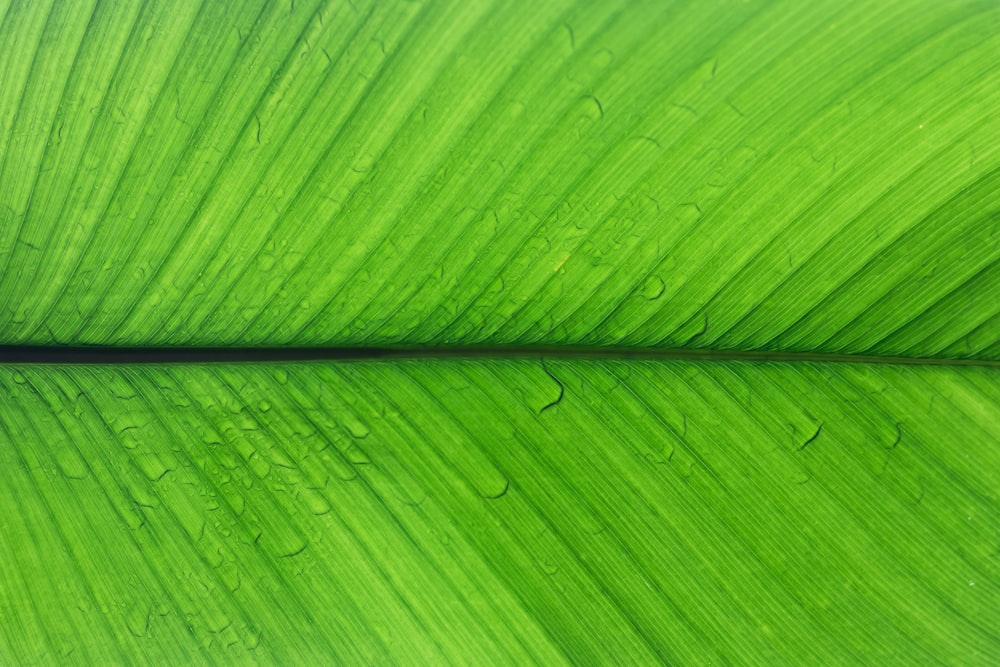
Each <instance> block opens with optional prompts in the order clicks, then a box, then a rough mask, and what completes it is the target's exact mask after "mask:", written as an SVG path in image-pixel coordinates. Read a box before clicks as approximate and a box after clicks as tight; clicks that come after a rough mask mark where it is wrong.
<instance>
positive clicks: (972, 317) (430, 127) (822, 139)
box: [0, 0, 1000, 359]
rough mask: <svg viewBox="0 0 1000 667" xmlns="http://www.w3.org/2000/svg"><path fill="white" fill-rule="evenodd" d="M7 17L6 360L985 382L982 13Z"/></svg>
mask: <svg viewBox="0 0 1000 667" xmlns="http://www.w3.org/2000/svg"><path fill="white" fill-rule="evenodd" d="M2 9H4V11H3V12H2V15H3V18H2V23H0V53H2V54H4V55H3V56H0V70H2V72H3V74H2V76H3V81H4V85H3V87H2V90H0V114H2V116H0V155H2V165H0V203H2V204H3V206H0V216H2V218H0V293H3V294H4V295H5V299H4V302H3V303H2V304H0V308H2V309H3V310H2V312H3V313H4V316H3V318H2V319H0V341H3V342H5V343H40V344H51V343H63V344H102V345H108V344H123V345H124V344H128V345H240V344H242V345H247V344H250V345H263V344H269V345H286V344H294V345H338V346H343V345H362V344H366V345H371V344H386V343H405V344H441V343H446V344H476V343H491V344H536V343H547V344H589V345H613V344H617V345H629V346H658V347H681V346H689V347H700V348H712V349H743V350H748V349H775V350H798V351H812V352H837V353H867V354H883V355H906V356H938V355H944V356H949V357H981V358H990V359H997V358H1000V357H998V355H1000V347H998V340H1000V336H998V334H1000V328H998V327H1000V319H998V310H997V299H996V297H995V294H996V293H997V291H998V289H1000V282H998V280H1000V272H998V268H997V267H998V261H997V260H998V258H1000V219H998V217H997V216H998V210H1000V206H998V204H1000V202H998V193H1000V187H998V178H1000V176H998V174H1000V172H998V165H1000V162H998V156H1000V141H998V140H997V137H1000V112H998V109H1000V69H998V65H997V63H998V62H1000V8H998V7H997V5H996V3H995V2H978V1H976V2H973V1H964V0H962V1H956V2H947V3H935V2H927V1H925V0H896V1H893V2H888V3H882V4H881V5H880V6H878V7H873V6H872V5H870V4H869V3H863V2H847V3H845V2H842V1H840V0H837V1H826V2H810V3H786V2H771V3H756V2H755V3H735V2H714V1H710V2H662V1H660V0H657V1H655V2H602V3H593V2H568V1H554V0H546V1H545V2H541V3H527V2H514V3H489V2H483V1H481V0H477V1H475V2H462V3H456V2H443V3H416V2H398V3H396V2H378V3H372V2H363V1H361V0H359V1H358V2H334V3H328V2H319V1H317V0H312V1H304V0H293V1H292V2H284V3H278V2H272V3H264V2H246V3H240V5H239V7H237V8H234V7H231V6H229V4H228V3H217V2H204V3H198V2H193V1H191V0H185V1H184V2H181V3H166V2H130V3H125V5H124V6H123V7H121V8H119V7H118V6H116V5H111V4H108V3H97V2H89V1H87V0H73V1H72V2H51V1H50V2H47V3H46V2H37V3H31V4H30V5H29V6H22V5H21V4H19V3H9V4H7V5H6V6H5V7H3V8H2Z"/></svg>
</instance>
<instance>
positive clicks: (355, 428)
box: [344, 415, 369, 440]
mask: <svg viewBox="0 0 1000 667" xmlns="http://www.w3.org/2000/svg"><path fill="white" fill-rule="evenodd" d="M344 427H345V428H347V432H348V433H350V434H351V436H352V437H355V438H358V439H359V440H360V439H362V438H367V437H368V433H369V431H368V427H367V426H365V425H364V424H363V423H362V422H361V421H360V420H358V419H357V418H356V417H355V416H354V415H347V417H346V418H345V419H344Z"/></svg>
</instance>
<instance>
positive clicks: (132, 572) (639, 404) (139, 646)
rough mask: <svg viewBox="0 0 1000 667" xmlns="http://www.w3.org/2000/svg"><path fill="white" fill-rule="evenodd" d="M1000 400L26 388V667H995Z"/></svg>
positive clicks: (284, 386) (508, 388)
mask: <svg viewBox="0 0 1000 667" xmlns="http://www.w3.org/2000/svg"><path fill="white" fill-rule="evenodd" d="M998 386H1000V385H998V383H997V381H996V371H995V370H993V369H982V368H929V367H892V366H882V367H878V368H869V367H864V366H855V365H833V364H830V365H824V364H802V365H795V366H793V365H788V364H783V365H782V364H750V363H738V362H726V363H700V362H668V363H663V362H612V361H601V362H598V361H594V362H574V361H565V360H549V361H546V362H545V363H544V364H542V363H538V362H517V361H485V360H484V361H411V362H402V363H399V362H397V363H380V362H359V363H343V362H341V363H336V362H334V363H315V364H287V365H253V366H246V365H243V366H235V365H223V366H176V367H169V368H167V367H155V366H139V367H131V368H127V369H124V368H110V367H73V368H59V367H42V366H34V367H28V366H25V367H21V368H12V367H8V368H5V369H3V370H2V371H0V392H2V393H3V395H6V396H8V397H10V399H9V400H8V401H7V402H6V403H5V405H4V409H3V410H0V457H2V459H0V465H2V468H3V470H4V471H5V473H4V475H2V476H0V506H2V507H4V508H5V511H4V513H3V515H2V516H0V534H2V537H3V539H0V562H2V563H3V564H4V567H3V574H2V575H0V617H2V618H3V619H4V623H3V626H2V628H0V662H4V663H10V662H15V663H16V662H18V661H19V659H20V660H25V659H26V660H28V662H32V661H35V662H40V663H53V662H59V663H61V664H67V663H81V664H95V663H102V664H104V663H108V662H113V663H127V664H145V663H152V664H165V663H169V664H178V663H183V664H190V663H192V662H196V663H200V664H213V663H218V662H227V663H228V662H232V661H233V660H237V661H239V662H248V663H249V662H254V663H264V664H299V663H306V662H309V663H313V662H316V661H317V660H319V661H321V662H328V661H329V660H331V659H335V660H338V661H342V662H348V663H359V662H360V663H366V664H367V663H373V662H378V663H384V662H401V663H410V664H428V663H440V662H443V661H446V662H449V663H470V662H471V663H477V664H500V663H516V664H525V663H530V662H539V663H542V664H560V663H572V664H581V663H585V664H595V663H612V662H625V663H630V664H652V663H654V662H661V661H662V662H667V663H680V664H707V663H709V662H720V663H728V662H733V663H740V664H749V663H760V664H769V665H774V664H802V663H817V662H818V663H824V664H843V663H866V664H905V665H910V664H930V663H938V662H941V663H950V664H963V665H969V664H995V663H996V662H998V660H1000V637H998V635H997V629H998V628H1000V584H998V582H1000V558H998V552H1000V514H998V513H997V507H998V502H1000V478H998V477H997V470H1000V449H998V448H997V446H996V444H997V442H1000V407H998V406H1000V392H998Z"/></svg>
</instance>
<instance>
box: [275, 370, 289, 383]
mask: <svg viewBox="0 0 1000 667" xmlns="http://www.w3.org/2000/svg"><path fill="white" fill-rule="evenodd" d="M274 379H275V380H277V381H278V384H288V371H286V370H285V369H284V368H279V369H278V370H276V371H274Z"/></svg>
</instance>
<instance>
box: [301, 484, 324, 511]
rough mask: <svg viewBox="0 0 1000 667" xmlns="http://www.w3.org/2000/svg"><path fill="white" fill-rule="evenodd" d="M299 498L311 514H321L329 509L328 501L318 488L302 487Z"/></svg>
mask: <svg viewBox="0 0 1000 667" xmlns="http://www.w3.org/2000/svg"><path fill="white" fill-rule="evenodd" d="M299 498H300V499H301V500H302V502H303V503H305V505H306V507H308V508H309V511H310V512H312V513H313V514H316V515H323V514H326V513H328V512H329V511H330V503H329V501H327V499H326V497H325V496H324V495H323V492H322V491H320V490H319V489H303V490H302V492H301V493H300V494H299Z"/></svg>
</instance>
